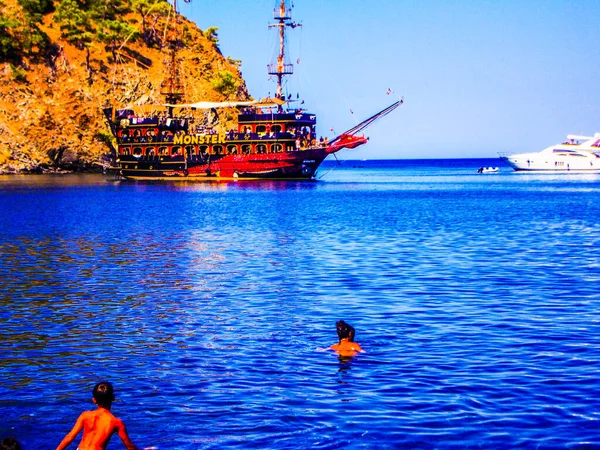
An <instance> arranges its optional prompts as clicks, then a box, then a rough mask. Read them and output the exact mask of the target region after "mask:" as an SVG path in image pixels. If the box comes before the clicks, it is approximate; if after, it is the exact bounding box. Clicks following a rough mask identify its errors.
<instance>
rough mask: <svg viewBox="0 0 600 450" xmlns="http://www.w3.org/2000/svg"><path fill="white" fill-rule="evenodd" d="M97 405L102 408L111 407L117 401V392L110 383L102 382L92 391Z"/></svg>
mask: <svg viewBox="0 0 600 450" xmlns="http://www.w3.org/2000/svg"><path fill="white" fill-rule="evenodd" d="M92 395H93V396H94V398H95V399H96V403H97V404H98V405H100V406H110V404H111V403H112V402H113V401H114V400H115V391H114V389H113V386H112V384H110V383H109V382H108V381H101V382H100V383H98V384H97V385H96V386H94V389H93V390H92Z"/></svg>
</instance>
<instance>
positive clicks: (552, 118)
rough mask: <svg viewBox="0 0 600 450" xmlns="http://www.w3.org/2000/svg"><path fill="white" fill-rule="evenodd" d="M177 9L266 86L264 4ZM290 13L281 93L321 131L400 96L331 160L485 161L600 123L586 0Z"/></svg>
mask: <svg viewBox="0 0 600 450" xmlns="http://www.w3.org/2000/svg"><path fill="white" fill-rule="evenodd" d="M178 5H180V8H179V9H180V11H181V12H182V13H183V14H184V15H185V16H186V17H188V18H189V19H191V20H193V21H194V22H195V23H196V24H197V25H198V26H199V27H200V28H201V29H203V30H204V29H206V28H208V27H210V26H216V27H218V28H219V30H218V35H219V47H220V49H221V51H222V53H223V55H225V56H230V57H232V58H234V59H239V60H241V61H242V74H243V77H244V79H245V80H246V82H247V85H248V88H249V90H250V93H251V95H252V96H253V97H254V98H259V97H265V96H266V95H268V94H269V93H271V94H273V93H274V92H275V83H274V82H273V81H269V77H268V75H267V74H266V66H267V64H268V63H269V62H271V58H272V56H273V54H274V51H275V49H274V45H275V42H276V32H275V31H274V30H269V28H268V27H267V25H268V23H272V22H273V20H272V17H273V8H274V6H275V0H192V3H189V4H186V3H183V1H179V2H178ZM293 19H294V20H295V21H297V22H302V24H303V27H302V28H296V29H295V30H290V33H289V34H288V44H289V49H290V51H291V60H292V61H294V62H295V61H296V60H297V59H298V58H300V64H298V65H297V66H296V67H295V75H294V76H293V77H292V79H290V80H289V81H288V90H289V91H290V92H293V93H294V96H295V93H296V92H299V93H300V97H301V98H303V99H304V100H305V105H304V106H305V107H306V108H307V109H308V110H309V111H310V112H314V113H316V114H317V121H318V122H317V123H318V133H319V134H322V135H324V136H325V135H331V132H330V131H329V130H330V128H333V129H334V130H335V131H336V132H337V133H339V132H342V131H344V130H345V129H347V128H350V127H352V126H353V125H355V124H356V123H357V122H359V121H360V120H362V119H363V118H366V117H368V116H369V115H371V114H373V113H375V112H377V111H378V110H379V109H383V107H385V106H387V105H388V104H389V103H392V102H393V101H394V99H395V98H398V97H404V101H405V103H404V105H402V106H401V107H400V108H398V109H397V110H396V111H394V112H393V113H391V114H390V115H389V116H387V117H385V118H383V119H381V120H380V122H378V123H376V124H375V125H373V126H371V127H370V128H368V129H367V135H368V136H370V142H369V143H368V144H367V145H366V146H363V147H359V148H358V149H356V150H353V151H352V152H351V153H348V152H347V151H344V152H343V154H340V157H341V158H342V159H346V158H350V159H355V158H367V159H376V158H389V159H405V158H470V157H483V158H485V157H491V158H494V157H496V156H497V152H504V151H507V152H516V151H538V150H542V149H543V148H544V147H546V146H548V145H551V144H554V143H557V142H560V141H562V140H564V138H565V136H566V135H567V134H569V133H583V134H593V133H594V132H600V1H598V0H571V1H567V0H538V1H532V0H521V1H503V0H497V1H488V0H471V1H466V0H465V1H462V0H461V1H459V0H456V1H452V0H445V1H442V0H438V1H433V0H432V1H427V0H412V1H401V0H324V1H317V0H295V1H294V9H293ZM388 88H391V89H393V91H394V92H393V94H392V95H386V91H387V90H388ZM198 100H201V99H198ZM351 111H352V112H353V113H351Z"/></svg>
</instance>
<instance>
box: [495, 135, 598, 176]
mask: <svg viewBox="0 0 600 450" xmlns="http://www.w3.org/2000/svg"><path fill="white" fill-rule="evenodd" d="M499 156H500V159H501V160H503V161H505V162H506V163H507V164H508V165H510V166H511V167H512V168H513V169H515V170H516V171H538V172H599V173H600V133H596V134H594V136H579V135H576V134H569V135H568V136H567V140H566V141H565V142H563V143H562V144H557V145H553V146H551V147H548V148H545V149H544V150H542V151H541V152H537V153H518V154H499Z"/></svg>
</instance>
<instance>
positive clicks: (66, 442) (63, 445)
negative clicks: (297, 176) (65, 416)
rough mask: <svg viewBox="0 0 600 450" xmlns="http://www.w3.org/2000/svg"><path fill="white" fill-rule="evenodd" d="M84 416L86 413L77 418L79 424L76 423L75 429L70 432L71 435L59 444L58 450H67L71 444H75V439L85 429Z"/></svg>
mask: <svg viewBox="0 0 600 450" xmlns="http://www.w3.org/2000/svg"><path fill="white" fill-rule="evenodd" d="M84 414H85V413H82V414H81V415H80V416H79V417H78V418H77V422H75V426H74V427H73V429H72V430H71V431H69V433H68V434H67V435H66V436H65V438H64V439H63V440H62V441H61V443H60V444H58V447H56V450H63V449H64V448H67V447H68V446H69V444H70V443H71V442H73V439H75V437H76V436H77V435H78V434H79V432H80V431H81V429H82V428H83V415H84Z"/></svg>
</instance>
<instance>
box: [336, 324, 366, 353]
mask: <svg viewBox="0 0 600 450" xmlns="http://www.w3.org/2000/svg"><path fill="white" fill-rule="evenodd" d="M335 328H336V330H337V335H338V338H339V339H340V342H339V344H333V345H332V346H331V347H329V348H331V349H332V350H335V351H336V352H338V353H339V354H340V355H341V356H354V355H356V354H357V353H358V352H362V351H364V350H363V349H362V347H361V346H360V344H359V343H358V342H354V334H355V331H354V328H352V326H351V325H349V324H347V323H346V322H344V321H343V320H340V321H338V322H336V323H335Z"/></svg>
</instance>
